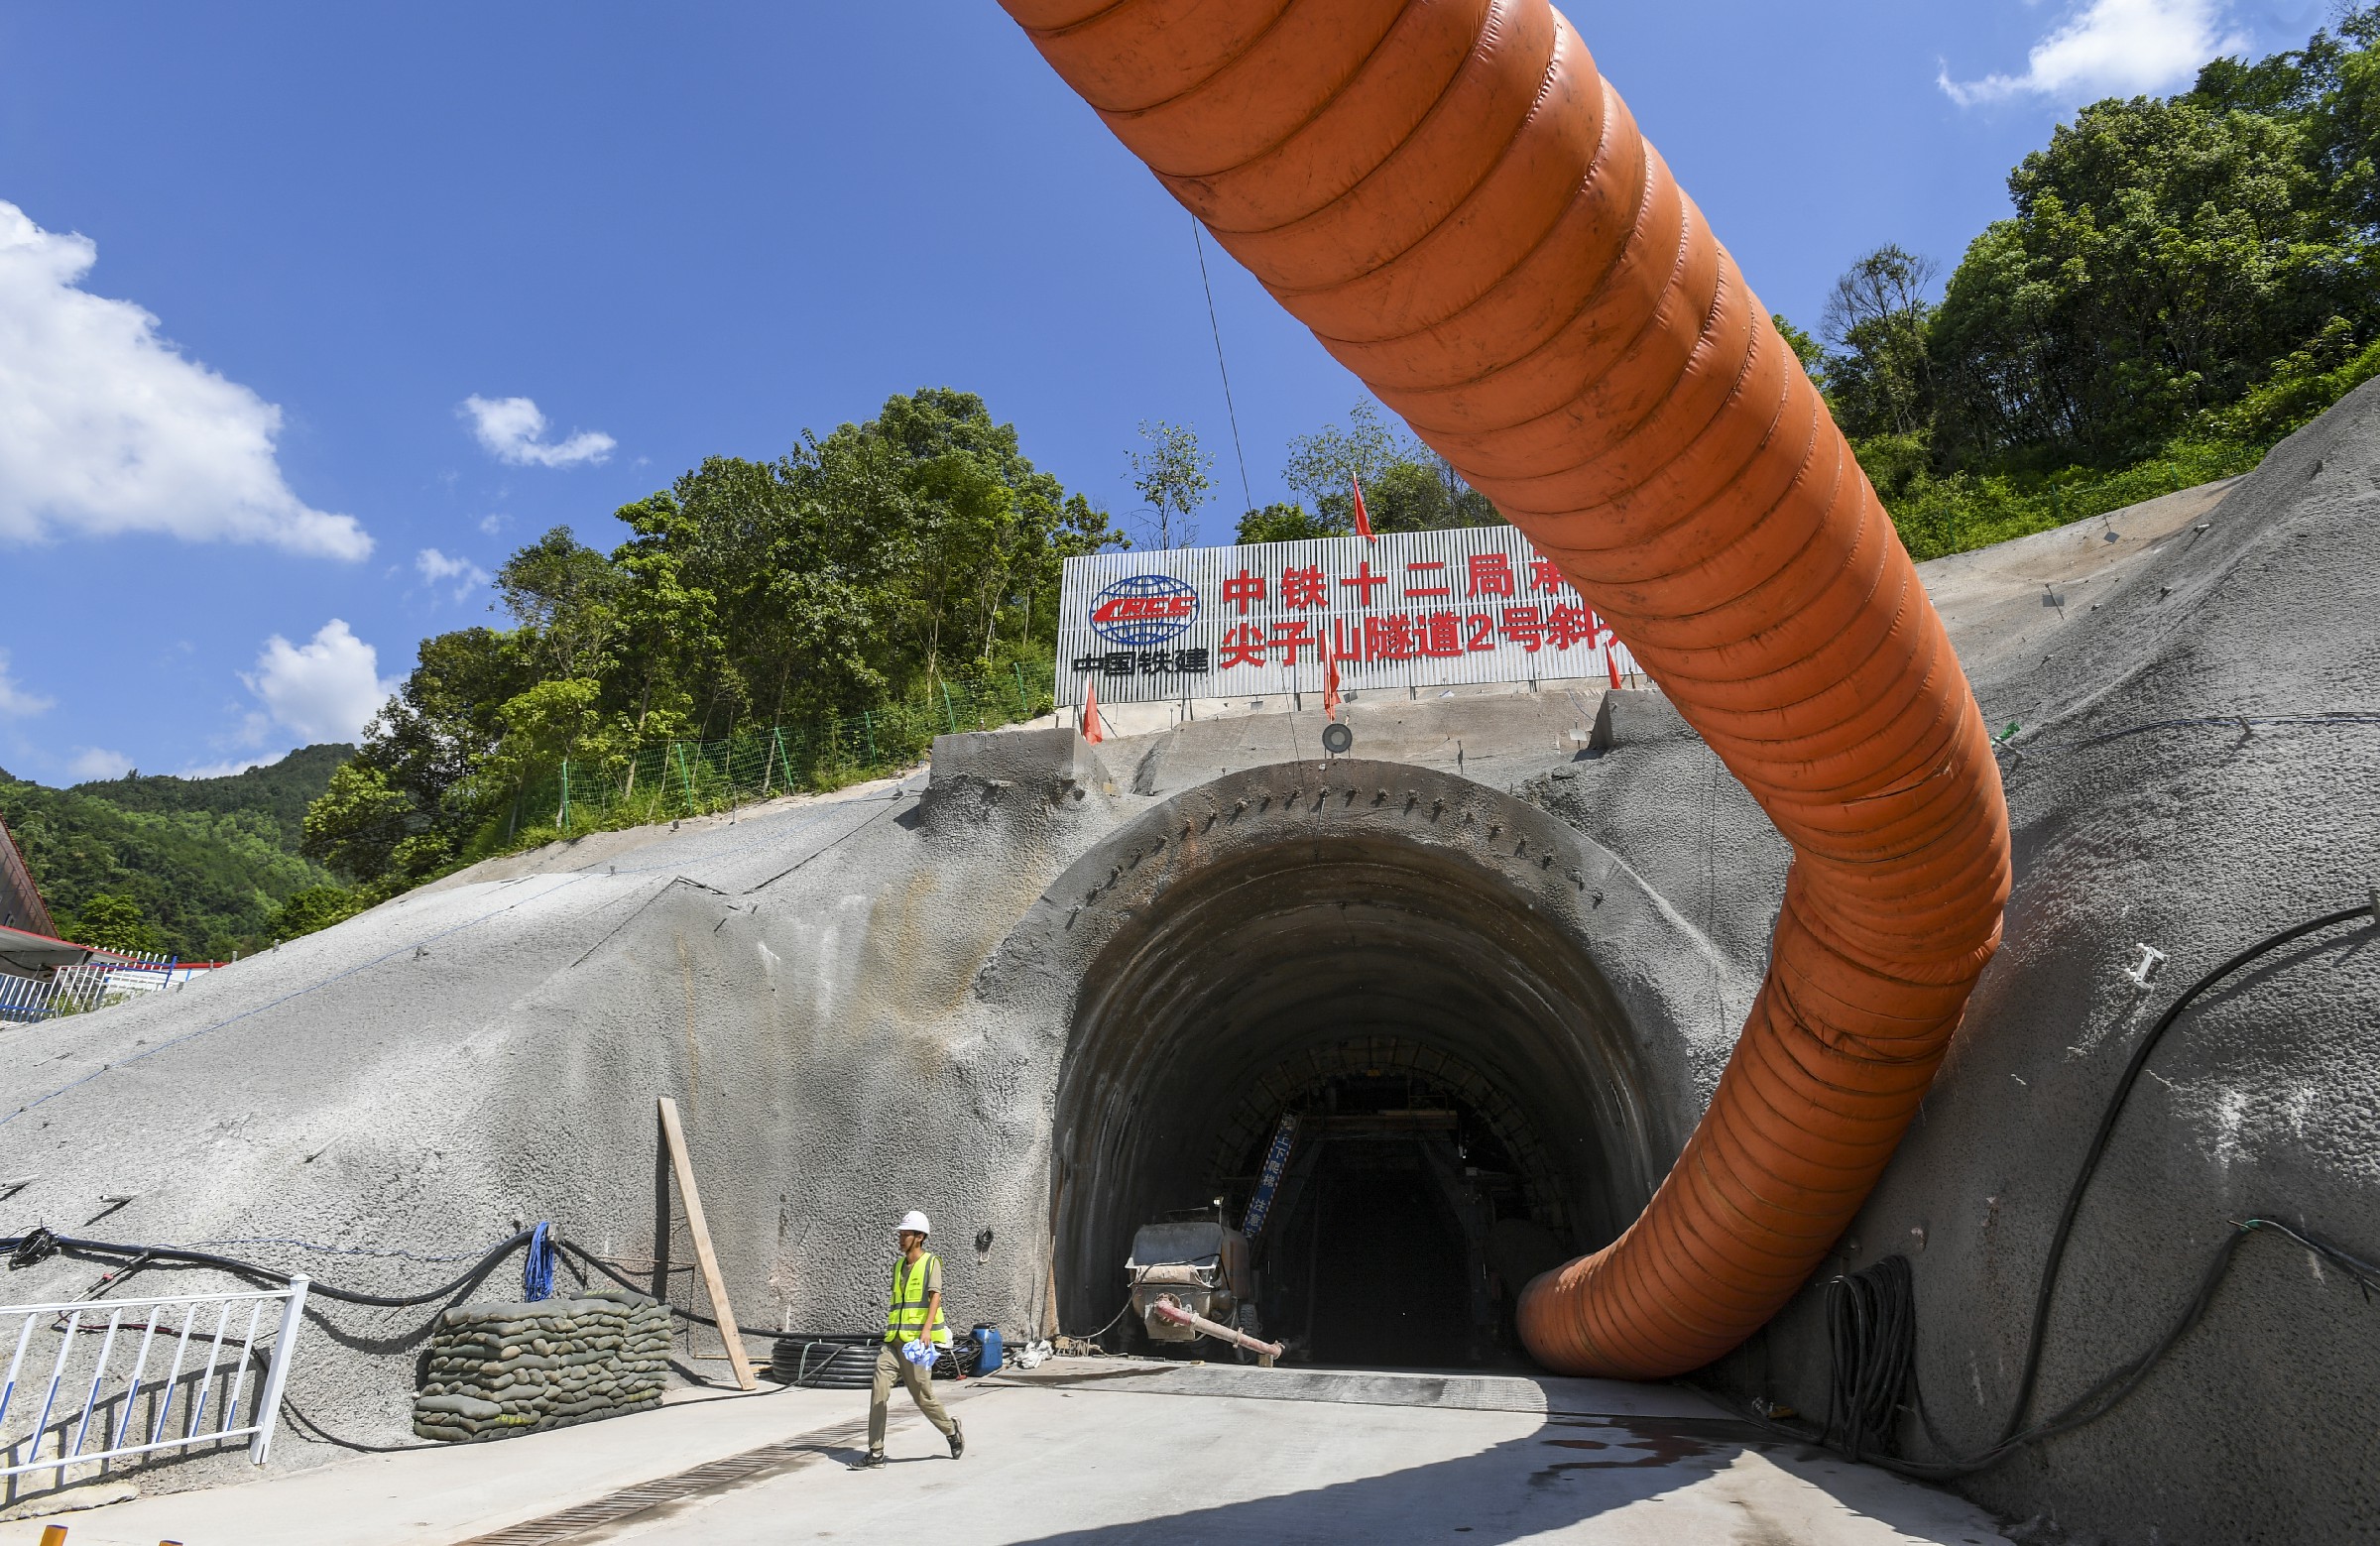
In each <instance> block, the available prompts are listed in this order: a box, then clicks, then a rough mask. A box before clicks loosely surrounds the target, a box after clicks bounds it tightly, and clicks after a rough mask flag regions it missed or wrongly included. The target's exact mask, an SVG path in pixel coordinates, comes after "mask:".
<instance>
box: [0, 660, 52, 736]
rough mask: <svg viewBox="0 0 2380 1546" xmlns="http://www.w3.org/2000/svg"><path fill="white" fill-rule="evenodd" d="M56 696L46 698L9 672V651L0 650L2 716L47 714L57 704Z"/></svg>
mask: <svg viewBox="0 0 2380 1546" xmlns="http://www.w3.org/2000/svg"><path fill="white" fill-rule="evenodd" d="M57 702H58V700H57V699H56V698H45V697H43V696H42V695H41V694H40V693H38V692H34V691H31V690H29V689H28V688H27V687H26V686H25V685H24V684H23V683H22V682H20V681H18V680H17V679H16V678H15V677H14V676H11V675H10V674H9V673H8V652H7V651H5V650H0V718H7V719H22V718H27V717H30V716H32V715H35V714H46V713H48V712H49V711H50V710H51V709H52V708H53V707H55V706H56V705H57Z"/></svg>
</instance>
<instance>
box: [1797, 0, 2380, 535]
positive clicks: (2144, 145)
mask: <svg viewBox="0 0 2380 1546" xmlns="http://www.w3.org/2000/svg"><path fill="white" fill-rule="evenodd" d="M2375 43H2380V6H2368V5H2367V6H2362V7H2358V8H2356V9H2353V10H2350V11H2347V12H2345V13H2344V14H2343V15H2342V16H2341V18H2340V20H2339V22H2338V23H2337V26H2336V29H2335V31H2332V32H2324V33H2321V34H2318V35H2316V37H2315V38H2314V39H2313V40H2312V41H2311V42H2310V43H2309V44H2308V45H2307V46H2306V48H2304V49H2303V50H2299V51H2296V52H2292V53H2285V54H2277V55H2274V56H2272V57H2271V58H2269V59H2263V60H2260V61H2258V62H2255V63H2248V62H2245V61H2242V60H2239V59H2217V60H2215V61H2214V62H2212V63H2210V64H2208V65H2207V66H2206V67H2205V68H2204V69H2203V70H2202V71H2201V72H2200V75H2199V79H2198V82H2197V84H2196V85H2195V86H2194V87H2193V88H2192V89H2191V90H2189V91H2187V92H2183V93H2182V94H2180V95H2178V96H2174V97H2170V98H2154V97H2135V98H2132V99H2131V100H2129V101H2120V100H2109V101H2104V102H2099V103H2096V104H2094V105H2092V106H2090V107H2087V108H2084V109H2083V110H2082V112H2081V113H2080V114H2079V115H2078V116H2077V117H2076V119H2075V121H2074V122H2073V123H2071V124H2067V125H2063V126H2061V127H2060V128H2059V129H2058V131H2057V132H2056V133H2055V134H2054V135H2053V136H2052V138H2051V141H2050V144H2049V145H2048V147H2046V148H2045V149H2043V150H2040V151H2037V152H2035V153H2034V154H2032V155H2030V156H2028V157H2026V158H2025V161H2024V163H2023V165H2021V166H2019V167H2018V168H2017V169H2016V170H2015V171H2014V172H2013V173H2011V174H2010V176H2009V179H2008V188H2009V193H2010V195H2011V197H2012V198H2013V200H2014V203H2015V212H2014V213H2013V214H2012V215H2011V216H2010V217H2009V218H2008V219H2005V220H2001V221H1998V222H1995V223H1994V224H1993V225H1992V226H1991V227H1990V228H1989V229H1987V230H1986V231H1984V233H1983V234H1982V235H1981V236H1979V237H1977V238H1976V239H1975V241H1974V242H1973V243H1972V244H1971V245H1970V246H1969V247H1968V248H1967V251H1966V254H1965V256H1964V258H1963V260H1962V261H1961V263H1960V264H1959V266H1958V268H1957V269H1956V270H1955V271H1954V272H1953V273H1952V274H1951V276H1950V279H1949V281H1948V282H1947V284H1945V285H1943V286H1942V287H1941V289H1940V292H1939V294H1937V292H1936V289H1935V285H1934V281H1935V279H1936V278H1937V270H1936V267H1935V265H1934V264H1933V262H1932V261H1931V260H1930V259H1927V258H1925V257H1922V256H1920V255H1917V254H1913V253H1910V252H1908V251H1905V250H1904V249H1902V248H1900V247H1898V246H1886V247H1882V248H1879V249H1877V250H1876V251H1875V252H1872V253H1869V254H1868V255H1866V256H1865V257H1863V258H1861V259H1860V260H1858V262H1856V263H1854V264H1853V265H1852V266H1851V268H1850V270H1849V271H1848V272H1847V273H1845V274H1844V276H1843V278H1842V280H1841V281H1839V282H1838V284H1837V286H1836V288H1835V293H1834V296H1833V297H1832V298H1831V300H1830V302H1829V304H1828V307H1827V311H1826V315H1825V317H1824V319H1823V323H1822V327H1821V332H1822V334H1823V341H1822V340H1820V339H1812V338H1810V337H1809V336H1808V335H1807V334H1802V333H1800V332H1798V331H1797V330H1791V329H1790V325H1789V324H1788V327H1789V331H1788V337H1789V338H1791V339H1793V340H1794V341H1795V343H1796V346H1797V348H1799V349H1800V351H1801V353H1802V357H1803V360H1804V363H1805V364H1806V365H1807V366H1808V367H1809V368H1810V370H1811V373H1812V375H1813V376H1815V377H1816V378H1817V379H1818V381H1819V383H1820V385H1821V386H1822V388H1823V389H1824V390H1825V392H1826V394H1827V398H1828V401H1829V403H1830V404H1831V405H1832V406H1833V408H1834V411H1835V416H1836V419H1837V421H1838V422H1840V423H1841V424H1842V425H1843V427H1844V432H1845V433H1846V434H1848V435H1849V436H1850V437H1851V440H1852V443H1853V446H1854V448H1855V449H1856V451H1857V453H1858V455H1859V460H1860V462H1861V464H1862V465H1863V466H1865V467H1866V469H1867V472H1868V476H1869V477H1870V478H1871V479H1872V480H1873V481H1874V482H1875V484H1876V488H1877V491H1878V492H1879V493H1880V494H1881V495H1882V496H1883V497H1884V501H1885V504H1886V505H1887V506H1888V507H1889V508H1890V509H1891V511H1892V513H1893V517H1894V519H1895V521H1896V522H1897V524H1898V525H1899V527H1900V529H1901V535H1902V536H1903V538H1904V539H1905V540H1906V541H1907V542H1908V544H1909V547H1910V549H1911V551H1913V552H1914V553H1916V555H1917V556H1919V557H1921V558H1925V557H1933V556H1936V555H1939V554H1941V553H1946V552H1957V551H1962V550H1963V549H1966V548H1971V547H1980V546H1984V545H1986V544H1988V543H1991V542H1996V541H2002V540H2005V539H2006V538H2008V537H2011V536H2020V535H2024V534H2026V533H2027V532H2034V531H2042V530H2047V529H2048V528H2050V527H2053V526H2057V525H2060V524H2062V523H2064V522H2068V521H2074V520H2079V519H2082V517H2085V516H2091V515H2097V514H2100V513H2102V512H2104V511H2108V510H2113V509H2117V508H2119V507H2121V506H2123V505H2126V504H2130V503H2133V502H2135V501H2137V500H2140V499H2144V498H2151V497H2154V496H2156V495H2158V494H2163V493H2167V492H2170V491H2171V490H2173V489H2176V488H2181V487H2187V486H2190V485H2192V484H2195V483H2201V482H2205V481H2208V480H2209V479H2212V478H2218V477H2223V476H2227V475H2229V474H2232V473H2238V472H2245V471H2247V470H2249V469H2250V468H2252V467H2254V466H2255V465H2256V463H2257V462H2258V461H2259V460H2260V459H2261V458H2262V457H2263V454H2264V452H2265V451H2266V450H2268V449H2270V448H2271V447H2272V445H2273V444H2274V443H2275V442H2277V441H2278V440H2280V439H2281V438H2282V437H2284V436H2285V435H2287V434H2289V433H2290V432H2292V431H2293V430H2295V429H2298V428H2300V427H2302V426H2303V425H2304V424H2306V423H2308V422H2310V421H2311V420H2312V419H2314V418H2315V417H2316V416H2319V415H2320V414H2321V413H2322V411H2323V410H2325V409H2327V408H2328V407H2329V406H2330V405H2331V404H2333V403H2335V402H2337V401H2338V399H2339V398H2340V397H2342V396H2343V395H2345V394H2346V393H2347V392H2348V391H2351V390H2352V389H2353V388H2354V387H2356V386H2358V385H2360V384H2361V383H2362V382H2364V381H2367V380H2369V379H2371V377H2372V376H2373V375H2375V374H2380V266H2376V265H2375V260H2374V239H2375V236H2376V235H2380V170H2376V169H2380V53H2376V52H2375V49H2374V45H2375ZM1780 320H1781V319H1780Z"/></svg>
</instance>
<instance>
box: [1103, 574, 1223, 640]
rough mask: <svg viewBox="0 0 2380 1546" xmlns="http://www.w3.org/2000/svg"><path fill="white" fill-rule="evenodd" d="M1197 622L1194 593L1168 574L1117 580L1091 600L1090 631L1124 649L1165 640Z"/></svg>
mask: <svg viewBox="0 0 2380 1546" xmlns="http://www.w3.org/2000/svg"><path fill="white" fill-rule="evenodd" d="M1197 621H1198V592H1197V591H1195V590H1193V589H1192V588H1191V586H1190V582H1189V581H1187V580H1177V579H1175V578H1174V577H1173V576H1172V575H1170V574H1135V575H1133V576H1132V577H1131V578H1130V579H1123V580H1118V581H1117V582H1116V583H1115V584H1113V585H1111V586H1109V587H1108V588H1107V589H1106V590H1103V591H1101V592H1100V593H1099V594H1098V595H1097V596H1096V597H1094V598H1093V599H1092V602H1091V632H1093V633H1095V634H1097V635H1098V636H1099V637H1100V638H1102V639H1104V640H1106V641H1107V642H1108V643H1110V644H1112V645H1122V646H1123V647H1124V648H1125V649H1127V650H1147V649H1151V648H1153V647H1155V646H1157V645H1161V644H1166V643H1169V642H1170V641H1172V640H1176V639H1179V638H1181V637H1182V635H1184V634H1186V633H1188V632H1189V631H1190V625H1191V624H1193V623H1195V622H1197Z"/></svg>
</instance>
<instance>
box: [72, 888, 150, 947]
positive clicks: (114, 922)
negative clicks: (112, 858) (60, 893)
mask: <svg viewBox="0 0 2380 1546" xmlns="http://www.w3.org/2000/svg"><path fill="white" fill-rule="evenodd" d="M72 930H73V931H72V935H71V937H72V938H73V940H74V942H75V943H76V944H78V945H89V946H90V947H91V948H92V949H94V950H117V951H122V952H125V953H127V954H133V953H137V952H140V951H147V950H158V949H161V948H163V946H164V943H165V942H164V940H163V939H161V938H160V937H159V935H158V931H157V927H156V925H155V924H153V923H151V922H150V921H149V915H148V914H147V913H146V912H144V911H142V910H141V904H140V903H139V902H137V901H135V900H133V899H132V898H131V897H130V896H111V895H109V894H107V893H106V892H100V893H98V894H96V895H92V896H86V897H84V898H83V902H82V907H81V909H80V911H79V912H78V913H77V914H76V915H75V918H74V921H73V925H72Z"/></svg>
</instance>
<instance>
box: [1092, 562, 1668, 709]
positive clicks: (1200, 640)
mask: <svg viewBox="0 0 2380 1546" xmlns="http://www.w3.org/2000/svg"><path fill="white" fill-rule="evenodd" d="M1334 662H1335V663H1336V665H1337V667H1338V673H1339V681H1340V683H1341V686H1342V688H1343V689H1359V690H1360V689H1363V688H1367V687H1449V686H1455V685H1458V684H1461V683H1466V682H1507V681H1542V680H1553V679H1559V678H1567V677H1594V678H1605V677H1607V678H1609V679H1611V680H1613V681H1614V682H1616V681H1618V680H1619V679H1621V678H1623V677H1624V676H1625V675H1627V673H1629V672H1632V671H1634V670H1635V669H1636V662H1635V661H1634V660H1633V659H1631V658H1630V657H1629V655H1628V653H1627V649H1626V647H1625V646H1623V645H1621V644H1619V643H1618V641H1617V640H1615V639H1613V638H1612V635H1611V630H1610V628H1609V626H1608V625H1606V623H1605V622H1604V620H1603V619H1602V618H1601V617H1600V616H1598V615H1597V614H1596V612H1595V609H1594V608H1592V607H1590V606H1588V605H1587V604H1586V603H1585V602H1584V601H1583V600H1581V599H1580V597H1579V594H1578V592H1576V591H1575V590H1573V589H1571V587H1570V584H1569V582H1568V581H1566V580H1564V579H1563V578H1562V576H1561V574H1560V573H1559V571H1557V570H1556V569H1555V568H1554V566H1553V564H1552V563H1550V562H1549V561H1547V559H1546V558H1545V557H1544V556H1543V555H1542V554H1540V553H1539V552H1538V551H1537V550H1536V549H1535V548H1534V547H1532V546H1530V545H1529V540H1528V538H1527V537H1525V536H1523V535H1521V534H1520V533H1519V532H1518V531H1517V530H1515V529H1514V528H1512V527H1468V528H1463V529H1460V530H1456V531H1450V532H1400V533H1396V534H1393V535H1386V536H1382V537H1380V538H1379V539H1378V540H1376V541H1366V540H1364V539H1363V538H1362V537H1357V536H1347V537H1330V538H1324V539H1322V540H1318V541H1308V542H1259V543H1250V544H1249V545H1246V546H1237V547H1177V548H1165V549H1160V550H1157V551H1150V552H1122V553H1099V554H1096V555H1094V556H1091V557H1088V558H1069V559H1067V560H1066V569H1065V576H1064V580H1063V584H1062V589H1061V593H1060V598H1059V614H1058V671H1057V700H1058V702H1060V703H1061V704H1065V705H1068V706H1075V705H1079V704H1080V703H1081V702H1082V701H1083V689H1084V687H1085V685H1086V684H1087V683H1091V682H1096V683H1097V684H1098V688H1099V697H1100V701H1101V702H1103V703H1132V702H1149V701H1154V700H1159V699H1166V698H1222V697H1261V696H1264V695H1265V694H1267V693H1282V692H1320V691H1321V690H1322V688H1323V681H1324V676H1325V673H1326V671H1327V670H1328V669H1329V667H1330V666H1331V665H1332V664H1333V663H1334Z"/></svg>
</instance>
